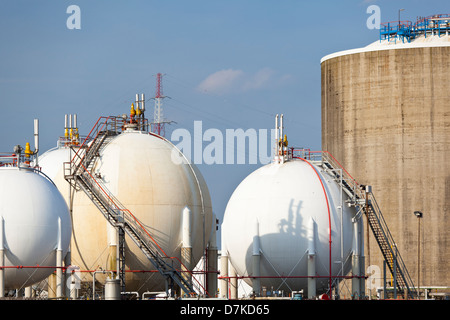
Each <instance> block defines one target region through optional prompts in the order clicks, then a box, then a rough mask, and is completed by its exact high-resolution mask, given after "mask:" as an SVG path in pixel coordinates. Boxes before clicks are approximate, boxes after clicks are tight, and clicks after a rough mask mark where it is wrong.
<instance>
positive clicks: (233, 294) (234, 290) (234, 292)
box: [229, 264, 238, 299]
mask: <svg viewBox="0 0 450 320" xmlns="http://www.w3.org/2000/svg"><path fill="white" fill-rule="evenodd" d="M236 275H237V274H236V269H235V268H234V267H233V264H230V297H229V298H230V299H237V297H238V287H237V277H236Z"/></svg>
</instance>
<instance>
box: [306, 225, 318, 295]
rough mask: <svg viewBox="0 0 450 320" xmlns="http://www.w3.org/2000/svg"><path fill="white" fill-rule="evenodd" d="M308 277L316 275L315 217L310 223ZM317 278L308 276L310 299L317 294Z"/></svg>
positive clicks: (308, 234) (308, 232)
mask: <svg viewBox="0 0 450 320" xmlns="http://www.w3.org/2000/svg"><path fill="white" fill-rule="evenodd" d="M307 237H308V277H315V276H316V246H315V241H314V238H315V222H314V220H313V218H310V219H309V223H308V231H307ZM316 294H317V293H316V278H308V299H313V298H314V297H315V296H316Z"/></svg>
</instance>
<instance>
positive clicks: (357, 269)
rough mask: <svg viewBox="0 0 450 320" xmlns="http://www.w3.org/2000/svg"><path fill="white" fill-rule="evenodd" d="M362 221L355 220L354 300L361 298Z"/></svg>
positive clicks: (353, 255) (353, 258) (353, 257)
mask: <svg viewBox="0 0 450 320" xmlns="http://www.w3.org/2000/svg"><path fill="white" fill-rule="evenodd" d="M359 221H360V219H357V218H353V252H352V274H353V276H354V277H353V278H352V295H353V298H354V299H359V297H360V296H361V278H360V275H361V265H360V259H359V257H360V248H361V242H360V241H361V239H360V232H359V229H360V228H359V227H360V225H359Z"/></svg>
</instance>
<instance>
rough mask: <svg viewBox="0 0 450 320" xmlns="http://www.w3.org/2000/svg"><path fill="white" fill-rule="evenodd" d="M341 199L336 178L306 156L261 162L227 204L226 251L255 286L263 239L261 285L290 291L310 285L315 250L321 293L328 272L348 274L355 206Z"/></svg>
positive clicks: (223, 233)
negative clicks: (255, 257)
mask: <svg viewBox="0 0 450 320" xmlns="http://www.w3.org/2000/svg"><path fill="white" fill-rule="evenodd" d="M342 197H343V195H342V194H341V189H340V187H339V186H338V184H337V183H336V182H335V181H334V180H333V178H332V177H331V176H329V175H328V174H327V173H326V172H323V171H322V170H320V169H319V168H318V167H316V166H315V165H313V164H312V163H310V162H307V161H306V160H290V161H287V162H284V163H271V164H268V165H266V166H263V167H261V168H259V169H257V170H256V171H254V172H253V173H251V174H250V175H249V176H248V177H246V178H245V179H244V180H243V181H242V182H241V183H240V184H239V186H238V187H237V188H236V190H235V191H234V192H233V194H232V196H231V198H230V200H229V202H228V205H227V207H226V211H225V216H224V221H223V224H222V255H224V254H225V255H228V257H229V261H230V263H231V265H232V266H233V267H234V268H235V270H236V273H237V274H238V275H239V276H243V277H244V279H245V281H246V283H247V284H249V285H251V286H252V285H253V282H254V279H253V278H252V277H251V276H252V272H253V270H254V266H253V260H252V256H253V255H254V254H255V250H254V244H255V241H259V250H260V255H261V258H260V259H261V260H260V277H261V278H260V285H261V286H265V287H267V288H268V290H269V288H270V289H271V290H286V291H288V292H290V291H291V290H302V289H305V290H306V289H307V281H308V280H307V278H306V276H307V275H308V265H307V264H308V250H309V251H311V250H313V251H314V252H315V256H316V265H317V266H316V275H318V276H319V277H317V292H325V291H326V290H327V289H328V287H329V278H328V277H329V276H330V275H332V276H337V275H342V274H344V275H345V274H347V273H348V272H349V270H350V267H351V261H350V260H351V259H350V258H349V257H350V255H351V251H352V241H353V240H352V239H353V227H352V220H351V219H352V217H353V216H354V214H355V209H354V207H352V208H349V207H348V206H346V205H342V204H343V201H345V198H342ZM340 208H343V210H342V211H341V210H340ZM330 230H331V235H330ZM330 237H331V238H330ZM258 238H259V239H258ZM330 240H331V245H330ZM311 247H313V248H311ZM257 250H258V249H257ZM330 259H331V260H330ZM330 261H331V264H330ZM336 261H342V263H335V262H336ZM330 265H331V270H330ZM342 271H343V273H342ZM283 276H285V277H283Z"/></svg>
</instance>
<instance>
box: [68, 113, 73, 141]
mask: <svg viewBox="0 0 450 320" xmlns="http://www.w3.org/2000/svg"><path fill="white" fill-rule="evenodd" d="M72 134H73V127H72V115H71V114H69V139H70V140H72Z"/></svg>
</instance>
